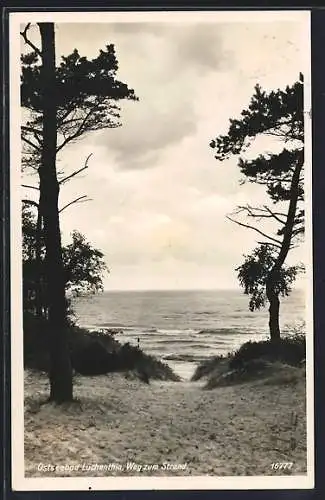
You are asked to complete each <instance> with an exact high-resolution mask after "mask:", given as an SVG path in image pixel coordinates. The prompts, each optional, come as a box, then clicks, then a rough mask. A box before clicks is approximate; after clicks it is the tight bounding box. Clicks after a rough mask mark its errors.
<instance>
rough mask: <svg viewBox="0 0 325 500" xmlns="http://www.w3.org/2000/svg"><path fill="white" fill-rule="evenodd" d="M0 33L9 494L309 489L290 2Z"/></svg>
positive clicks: (306, 272)
mask: <svg viewBox="0 0 325 500" xmlns="http://www.w3.org/2000/svg"><path fill="white" fill-rule="evenodd" d="M9 22H10V190H11V273H12V277H11V304H12V305H11V325H12V326H11V364H12V372H11V375H12V377H11V393H12V394H11V399H12V476H13V488H14V489H16V490H19V489H24V490H26V489H27V490H69V489H73V490H76V489H79V490H89V489H92V490H96V489H97V490H124V489H133V490H134V489H158V490H159V489H275V488H276V489H278V488H284V489H286V488H287V489H289V488H300V489H304V488H312V487H313V484H314V458H313V456H314V443H313V435H314V423H313V418H314V415H313V370H314V368H313V312H312V309H313V300H312V285H313V281H312V237H311V231H312V222H311V220H312V218H311V215H312V199H311V179H312V162H311V153H312V151H311V77H310V59H311V55H310V14H309V12H308V11H285V10H282V11H276V10H275V11H233V12H230V11H214V12H212V11H211V12H199V11H197V12H195V11H192V12H177V11H174V12H167V11H165V12H132V13H130V12H83V13H82V12H69V13H68V12H66V13H64V12H46V13H44V12H43V13H39V12H25V13H11V14H10V19H9Z"/></svg>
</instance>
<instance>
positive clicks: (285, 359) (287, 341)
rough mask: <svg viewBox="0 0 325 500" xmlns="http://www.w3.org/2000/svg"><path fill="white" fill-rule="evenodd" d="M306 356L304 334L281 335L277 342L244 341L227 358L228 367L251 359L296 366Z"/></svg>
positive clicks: (236, 366)
mask: <svg viewBox="0 0 325 500" xmlns="http://www.w3.org/2000/svg"><path fill="white" fill-rule="evenodd" d="M305 357H306V339H305V336H304V335H293V336H290V337H289V336H288V337H283V338H282V339H280V340H279V341H277V342H271V341H270V340H264V341H261V342H246V343H245V344H243V345H242V346H241V347H240V348H239V349H238V351H236V352H234V353H233V355H232V356H231V358H230V359H229V367H230V368H240V366H241V365H242V364H243V363H245V362H247V361H251V360H253V359H264V360H267V361H280V362H282V363H286V364H288V365H292V366H298V365H299V364H300V363H301V362H302V361H303V360H304V359H305Z"/></svg>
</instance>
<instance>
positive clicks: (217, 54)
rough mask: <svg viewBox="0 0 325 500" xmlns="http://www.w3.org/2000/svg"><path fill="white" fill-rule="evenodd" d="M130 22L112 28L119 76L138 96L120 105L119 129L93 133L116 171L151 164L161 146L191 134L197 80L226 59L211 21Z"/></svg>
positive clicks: (195, 119)
mask: <svg viewBox="0 0 325 500" xmlns="http://www.w3.org/2000/svg"><path fill="white" fill-rule="evenodd" d="M130 24H131V26H129V25H128V24H127V23H123V26H120V24H114V25H113V26H112V32H113V33H115V36H116V47H117V55H118V58H119V64H120V71H121V74H120V73H119V78H122V79H124V81H127V82H128V83H130V85H132V87H133V88H134V89H135V92H136V94H137V95H138V97H139V99H140V100H139V102H136V103H134V102H132V103H130V102H126V103H121V107H122V122H123V125H122V127H121V128H119V129H117V130H114V131H104V132H103V133H102V134H100V135H99V136H98V145H101V146H106V147H107V150H108V151H109V152H110V153H111V154H113V155H114V160H115V161H116V163H117V164H118V166H119V167H120V168H121V169H139V168H147V167H152V166H155V165H156V163H157V161H158V160H159V157H160V155H161V153H162V152H164V151H165V150H166V148H168V147H170V146H172V145H173V144H179V143H180V142H181V141H182V140H183V139H184V138H186V137H189V136H193V135H194V134H195V133H196V130H197V126H198V122H199V116H198V111H199V110H198V109H197V106H196V103H197V100H198V89H199V88H200V80H202V78H204V77H205V76H206V74H207V72H216V71H219V70H221V69H222V68H225V67H228V66H229V61H230V58H229V57H226V53H224V52H223V51H222V45H221V41H220V33H219V31H218V30H216V27H215V26H214V25H211V26H210V25H197V24H191V25H185V26H184V25H181V24H177V25H174V24H173V25H164V24H157V25H156V24H155V25H154V26H153V25H152V24H151V23H149V25H148V26H146V25H144V24H143V23H142V24H138V23H130ZM113 38H114V37H113ZM134 61H137V68H136V73H135V72H134V71H133V72H132V75H131V73H128V69H130V67H132V68H133V65H134Z"/></svg>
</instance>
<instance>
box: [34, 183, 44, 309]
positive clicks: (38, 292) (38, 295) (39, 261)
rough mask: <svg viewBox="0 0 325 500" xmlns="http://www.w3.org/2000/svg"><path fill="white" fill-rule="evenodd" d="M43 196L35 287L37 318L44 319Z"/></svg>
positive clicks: (40, 206) (38, 222) (38, 215)
mask: <svg viewBox="0 0 325 500" xmlns="http://www.w3.org/2000/svg"><path fill="white" fill-rule="evenodd" d="M42 222H43V217H42V194H41V192H40V197H39V202H38V211H37V225H36V242H35V259H36V269H37V271H36V286H35V304H36V307H35V309H36V316H37V317H38V318H42V316H43V300H42V296H43V287H42V282H43V266H42V256H41V253H42V229H43V228H42Z"/></svg>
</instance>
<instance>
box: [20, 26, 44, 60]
mask: <svg viewBox="0 0 325 500" xmlns="http://www.w3.org/2000/svg"><path fill="white" fill-rule="evenodd" d="M30 25H31V23H28V24H26V26H25V29H24V31H21V32H20V34H21V36H22V37H23V39H24V42H25V43H26V44H27V45H29V46H30V47H31V48H32V49H33V51H34V52H36V54H38V55H39V56H40V57H42V52H41V51H40V49H39V48H38V47H36V45H34V44H33V42H31V41H30V40H29V39H28V38H27V31H28V30H29V28H30Z"/></svg>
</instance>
